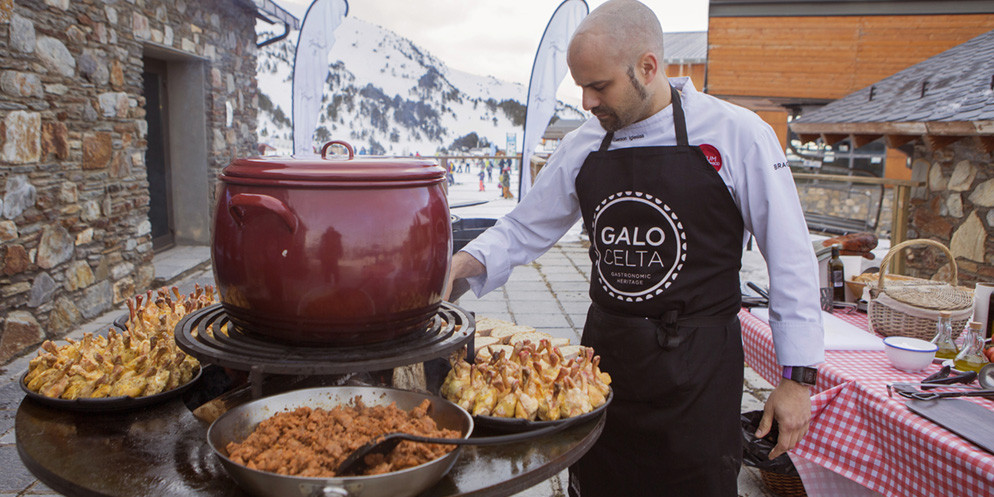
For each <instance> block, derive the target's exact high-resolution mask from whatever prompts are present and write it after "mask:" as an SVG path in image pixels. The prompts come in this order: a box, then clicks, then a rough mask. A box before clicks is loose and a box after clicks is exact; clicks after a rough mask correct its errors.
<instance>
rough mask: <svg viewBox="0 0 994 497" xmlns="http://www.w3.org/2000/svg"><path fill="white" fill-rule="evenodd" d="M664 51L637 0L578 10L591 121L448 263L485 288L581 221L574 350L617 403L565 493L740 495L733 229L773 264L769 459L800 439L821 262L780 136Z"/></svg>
mask: <svg viewBox="0 0 994 497" xmlns="http://www.w3.org/2000/svg"><path fill="white" fill-rule="evenodd" d="M662 57H663V34H662V29H661V27H660V24H659V21H658V19H657V18H656V16H655V14H654V13H653V12H652V11H651V10H650V9H649V8H648V7H646V6H645V5H643V4H641V3H639V2H636V1H633V0H612V1H609V2H607V3H605V4H603V5H601V6H600V7H599V8H597V9H595V10H594V11H593V12H591V13H590V15H589V16H587V17H586V18H585V19H584V20H583V22H582V23H581V24H580V26H579V27H578V28H577V30H576V33H575V34H574V36H573V39H572V40H571V42H570V45H569V51H568V54H567V62H568V64H569V67H570V72H571V74H572V77H573V79H574V81H575V82H576V84H577V85H578V86H580V88H581V89H582V94H583V97H582V98H583V108H584V109H586V110H588V111H590V112H591V113H592V114H593V115H594V117H593V118H591V119H589V120H588V121H587V122H586V123H584V124H583V125H582V126H580V127H579V128H578V129H577V130H575V131H573V132H572V133H570V134H568V135H567V136H566V137H565V138H564V139H563V141H562V143H561V144H560V145H559V147H558V148H557V149H556V151H555V153H553V154H552V156H551V157H550V159H549V161H548V163H547V165H546V166H545V168H544V169H543V170H542V172H541V174H540V175H539V176H538V178H537V180H536V182H535V185H534V187H533V188H532V189H531V191H530V192H529V193H528V194H527V195H526V196H525V197H524V198H523V199H522V200H521V202H520V203H519V204H518V206H517V207H516V208H515V209H514V210H513V211H512V212H510V213H509V214H508V215H506V216H505V217H503V218H502V219H500V220H499V221H498V223H497V224H496V225H495V226H494V227H493V228H491V229H490V230H488V231H486V232H485V233H483V234H481V235H480V236H479V237H478V238H477V239H476V240H474V241H473V242H471V243H470V244H469V245H467V246H466V247H465V248H464V249H463V250H462V251H460V252H458V253H456V254H455V255H454V256H453V258H452V271H451V275H450V278H451V280H456V279H460V278H467V279H468V281H469V284H470V286H471V288H472V289H473V291H474V292H475V293H476V294H477V295H483V294H485V293H487V292H489V291H491V290H493V289H495V288H498V287H500V286H501V285H503V284H504V283H505V282H506V281H507V279H508V277H509V276H510V272H511V269H512V268H513V267H514V266H517V265H520V264H527V263H529V262H531V261H532V260H534V259H536V258H537V257H538V256H539V255H541V254H542V253H544V252H545V251H546V250H547V249H549V248H550V247H551V246H552V245H553V244H555V243H556V241H557V240H559V238H560V237H561V236H562V235H563V234H565V233H566V231H567V230H568V229H569V228H570V227H571V226H572V225H573V224H574V223H575V222H576V221H577V220H578V219H579V218H581V217H582V219H583V223H584V227H585V228H586V232H587V234H588V235H589V237H590V242H591V247H590V258H591V261H592V264H593V267H592V271H591V276H590V279H591V281H590V297H591V300H592V304H591V306H590V310H589V311H588V314H587V320H586V324H585V326H584V329H583V338H582V341H581V342H582V344H583V345H587V346H591V347H594V349H595V350H596V352H597V353H598V354H599V355H600V356H601V359H602V360H601V368H602V369H603V370H604V371H607V372H608V373H610V374H611V377H612V378H613V383H612V387H613V389H614V399H613V401H612V403H611V404H610V406H609V407H608V412H607V423H606V426H605V428H604V431H603V433H602V435H601V437H600V438H599V439H598V441H597V443H596V445H595V446H594V447H593V448H592V449H591V450H590V451H589V452H588V453H587V454H586V455H585V456H584V457H583V458H582V459H581V460H580V461H579V462H577V463H576V464H575V465H574V466H573V467H571V468H570V494H571V495H574V496H576V495H582V497H591V496H619V495H625V496H631V495H692V496H695V497H697V496H729V497H731V496H735V495H736V494H737V492H736V479H737V474H738V471H739V468H740V465H741V455H742V446H741V444H742V435H741V424H740V422H739V411H740V406H741V399H742V385H743V350H742V341H741V330H740V326H739V322H738V319H737V318H736V313H737V312H738V310H739V308H740V286H739V269H740V266H741V259H742V248H743V245H744V241H745V240H746V239H747V238H746V237H745V231H746V230H748V232H749V233H751V234H752V235H753V236H754V237H755V239H756V242H757V244H758V246H759V248H760V250H762V252H763V254H764V255H765V258H766V260H767V261H768V266H769V272H770V283H771V285H770V286H771V288H770V305H771V312H770V316H771V319H770V320H771V323H770V326H771V328H772V330H773V338H774V343H775V348H776V353H777V359H778V361H779V363H780V364H781V365H783V366H784V375H785V377H784V379H782V380H781V381H780V382H779V384H778V385H777V386H776V388H775V389H774V391H773V392H772V393H771V395H770V397H769V399H768V401H767V403H766V407H765V413H764V416H763V420H762V422H761V425H760V428H759V432H758V433H759V436H763V435H765V433H766V432H768V431H769V429H770V427H771V424H772V422H773V420H774V419H775V420H776V421H777V422H778V425H779V433H780V435H779V442H778V444H777V446H776V448H775V449H774V451H773V453H772V454H771V458H773V457H776V456H777V455H779V454H781V453H783V452H785V451H787V450H789V449H791V448H793V447H794V446H795V445H796V444H797V442H798V441H799V440H800V439H801V437H803V436H804V433H805V432H806V430H807V427H808V422H809V419H810V409H811V404H810V391H809V386H810V385H811V384H813V383H814V376H815V374H816V373H817V370H816V369H814V368H813V366H815V365H816V364H818V363H820V362H822V361H823V358H824V345H823V338H822V335H823V332H822V326H821V313H820V307H819V297H818V288H817V284H818V283H817V282H818V279H817V269H816V268H817V264H816V262H815V258H814V253H813V250H812V246H811V243H810V241H809V238H808V232H807V226H806V224H805V222H804V218H803V214H802V211H801V207H800V204H799V201H798V197H797V192H796V190H795V187H794V183H793V178H792V177H791V173H790V169H789V168H788V167H786V165H787V161H786V158H785V157H784V153H783V149H782V147H781V146H780V143H779V141H778V139H777V137H776V135H775V134H774V132H773V130H772V129H771V128H770V126H768V125H767V124H766V123H764V122H763V121H762V120H761V119H760V118H759V117H758V116H756V115H755V114H754V113H752V112H750V111H748V110H745V109H743V108H740V107H737V106H734V105H731V104H728V103H726V102H723V101H721V100H718V99H716V98H714V97H711V96H708V95H705V94H702V93H699V92H697V91H696V90H695V89H694V86H693V84H692V83H691V82H690V81H689V80H688V79H687V78H673V79H667V78H666V76H665V74H664V73H663V68H662V64H663V62H662V60H663V59H662ZM450 288H451V281H450Z"/></svg>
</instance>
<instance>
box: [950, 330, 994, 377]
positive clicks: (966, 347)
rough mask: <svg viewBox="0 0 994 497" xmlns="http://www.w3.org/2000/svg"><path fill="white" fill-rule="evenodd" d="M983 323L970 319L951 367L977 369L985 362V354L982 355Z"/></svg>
mask: <svg viewBox="0 0 994 497" xmlns="http://www.w3.org/2000/svg"><path fill="white" fill-rule="evenodd" d="M983 329H984V325H983V324H981V323H978V322H976V321H971V322H970V325H969V326H968V327H967V329H966V332H965V333H963V348H962V349H961V350H960V351H959V354H956V359H955V360H954V361H953V367H954V368H956V369H958V370H960V371H979V370H980V368H981V367H982V366H983V365H984V364H987V363H988V361H987V356H985V355H984V335H983Z"/></svg>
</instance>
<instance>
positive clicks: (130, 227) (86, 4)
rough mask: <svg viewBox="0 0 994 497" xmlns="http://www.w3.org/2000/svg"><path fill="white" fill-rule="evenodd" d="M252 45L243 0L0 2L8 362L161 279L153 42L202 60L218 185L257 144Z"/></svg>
mask: <svg viewBox="0 0 994 497" xmlns="http://www.w3.org/2000/svg"><path fill="white" fill-rule="evenodd" d="M255 42H256V36H255V19H254V12H253V11H252V9H251V7H246V6H244V5H243V4H242V2H237V1H235V0H210V1H198V0H0V364H2V363H4V362H6V361H8V360H9V359H10V358H12V357H14V356H17V355H21V354H23V353H26V352H28V351H30V350H34V348H35V347H36V346H37V344H38V343H40V342H41V341H42V340H44V339H45V338H53V337H57V336H59V335H61V334H64V333H65V332H67V331H69V330H71V329H72V328H73V327H74V326H75V325H77V324H78V323H80V322H82V321H83V320H85V319H89V318H93V317H95V316H97V315H99V314H100V313H102V312H104V311H106V310H108V309H109V308H111V307H112V306H113V305H115V304H118V303H120V302H122V301H123V300H124V299H126V298H128V297H130V296H131V295H133V294H135V293H136V292H141V291H144V290H145V289H146V288H148V287H149V285H150V284H151V283H152V281H153V278H154V276H155V275H154V274H153V273H154V269H153V266H152V264H151V260H152V254H153V252H152V244H151V236H150V223H149V220H148V210H149V207H148V205H149V187H148V181H147V177H146V169H145V151H146V147H147V143H146V131H147V124H146V121H145V108H144V106H145V99H144V97H143V96H142V91H143V87H142V72H143V60H142V57H143V49H144V48H146V47H147V46H156V47H158V48H159V49H160V50H161V49H166V51H167V52H168V51H173V52H174V53H178V54H180V55H183V54H188V55H189V56H194V57H197V58H199V59H200V60H203V63H204V64H205V66H204V67H205V81H204V85H205V94H206V99H207V102H204V108H206V109H207V116H206V122H207V126H206V129H205V130H204V132H205V133H206V140H207V154H208V157H207V162H208V174H207V175H206V177H199V178H187V179H186V181H196V182H207V183H209V184H210V183H212V182H214V181H216V180H215V175H216V173H217V172H218V171H219V170H220V169H221V168H222V167H224V166H225V165H227V163H228V162H229V161H230V160H231V158H232V157H235V156H244V155H247V154H251V153H254V151H255V149H256V139H255V126H256V108H257V94H256V88H257V86H256V79H255V57H256V46H255ZM229 116H231V117H233V118H232V119H229ZM229 123H231V125H230V126H229ZM178 187H179V188H182V185H176V184H174V185H173V188H178ZM207 191H208V192H213V191H214V188H213V187H212V186H211V187H209V188H207ZM212 194H213V193H211V195H212ZM208 205H214V199H210V200H209V204H208Z"/></svg>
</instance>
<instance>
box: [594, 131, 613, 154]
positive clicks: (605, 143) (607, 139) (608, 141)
mask: <svg viewBox="0 0 994 497" xmlns="http://www.w3.org/2000/svg"><path fill="white" fill-rule="evenodd" d="M611 140H614V131H608V132H607V134H606V135H604V140H603V141H601V148H599V149H598V151H600V152H607V148H608V147H610V146H611Z"/></svg>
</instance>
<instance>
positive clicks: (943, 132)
mask: <svg viewBox="0 0 994 497" xmlns="http://www.w3.org/2000/svg"><path fill="white" fill-rule="evenodd" d="M925 127H926V128H928V134H930V135H939V136H971V135H976V134H977V127H976V126H975V125H974V124H973V122H971V121H929V122H926V123H925Z"/></svg>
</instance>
